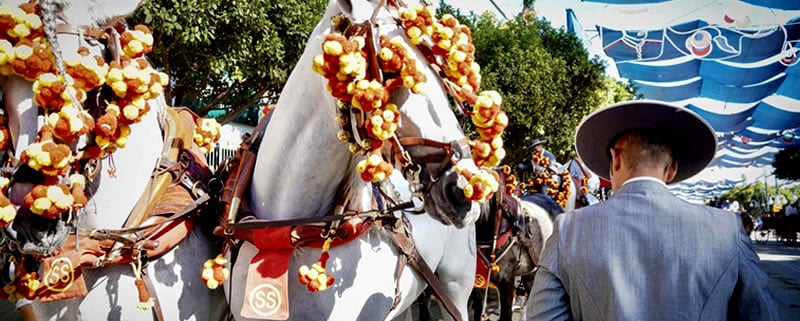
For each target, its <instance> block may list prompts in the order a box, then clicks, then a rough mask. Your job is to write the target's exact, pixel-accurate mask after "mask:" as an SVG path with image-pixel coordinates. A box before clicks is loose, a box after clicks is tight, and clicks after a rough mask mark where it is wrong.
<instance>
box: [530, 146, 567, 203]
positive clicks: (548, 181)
mask: <svg viewBox="0 0 800 321" xmlns="http://www.w3.org/2000/svg"><path fill="white" fill-rule="evenodd" d="M532 161H533V164H534V165H535V166H540V167H544V168H549V167H550V159H549V158H547V157H545V156H544V155H543V154H539V153H535V154H534V155H533V159H532ZM558 176H559V177H560V179H561V183H559V182H558V181H556V180H554V179H553V177H552V175H551V174H550V173H549V172H547V171H544V172H542V173H536V174H535V176H534V177H533V178H530V179H528V181H527V182H526V183H522V184H520V189H521V190H527V191H528V192H529V193H538V192H539V191H540V190H541V189H540V187H542V186H547V190H546V193H547V195H548V196H550V197H551V198H552V199H553V200H554V201H556V203H558V205H560V206H561V207H562V208H566V206H567V200H569V189H570V187H571V184H572V183H571V180H570V174H569V171H564V172H562V173H559V174H558Z"/></svg>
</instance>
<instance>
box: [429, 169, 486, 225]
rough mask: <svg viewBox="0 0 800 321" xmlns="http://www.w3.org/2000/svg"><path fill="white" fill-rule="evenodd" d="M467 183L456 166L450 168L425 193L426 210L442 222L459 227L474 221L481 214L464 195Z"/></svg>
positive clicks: (476, 206) (477, 207)
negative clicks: (457, 171) (456, 169)
mask: <svg viewBox="0 0 800 321" xmlns="http://www.w3.org/2000/svg"><path fill="white" fill-rule="evenodd" d="M462 180H463V182H462ZM465 185H466V179H464V178H463V177H462V176H461V175H459V174H458V173H456V171H455V169H454V168H450V169H448V170H447V171H446V172H444V173H442V175H441V176H440V177H439V180H437V181H436V182H435V183H434V184H433V185H432V186H431V189H430V190H429V191H428V193H427V194H426V195H425V196H426V200H425V210H426V211H427V212H428V214H429V215H431V216H433V217H434V218H435V219H437V220H439V221H441V222H442V223H444V224H448V225H449V224H452V225H455V226H456V227H458V228H461V227H464V226H467V225H469V224H472V223H474V222H475V220H476V219H477V218H478V216H479V215H480V209H479V206H478V205H477V204H475V203H474V202H471V201H468V200H467V198H466V196H464V189H463V186H465Z"/></svg>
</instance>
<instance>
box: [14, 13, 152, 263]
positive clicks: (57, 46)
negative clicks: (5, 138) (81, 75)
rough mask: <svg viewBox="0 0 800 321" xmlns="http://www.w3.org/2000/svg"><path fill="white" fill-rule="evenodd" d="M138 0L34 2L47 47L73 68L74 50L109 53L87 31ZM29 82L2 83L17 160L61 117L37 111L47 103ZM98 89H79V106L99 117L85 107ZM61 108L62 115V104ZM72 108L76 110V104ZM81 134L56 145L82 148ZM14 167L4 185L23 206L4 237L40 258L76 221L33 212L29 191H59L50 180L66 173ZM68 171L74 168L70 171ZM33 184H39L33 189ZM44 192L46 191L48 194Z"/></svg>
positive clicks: (71, 216) (74, 152)
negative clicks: (82, 98) (81, 99)
mask: <svg viewBox="0 0 800 321" xmlns="http://www.w3.org/2000/svg"><path fill="white" fill-rule="evenodd" d="M142 1H143V0H124V1H112V0H86V1H77V0H73V1H68V0H39V1H38V4H39V6H40V9H41V10H40V14H41V21H42V24H43V26H44V33H45V36H46V38H47V41H48V43H49V44H50V48H52V50H51V51H52V52H53V54H55V53H56V52H58V53H59V54H60V56H58V59H56V61H57V62H63V63H62V65H64V66H69V67H70V68H73V67H74V64H73V62H75V61H80V59H82V56H81V53H79V48H80V50H85V52H84V54H87V53H88V55H89V56H90V57H94V56H98V57H108V56H109V53H108V52H107V50H106V47H105V45H103V43H104V42H103V41H100V40H99V39H95V38H93V35H92V34H91V32H89V31H90V30H101V29H102V28H105V27H108V26H110V25H112V24H116V23H117V22H118V21H119V19H121V18H122V17H124V16H126V15H129V14H130V13H132V12H133V11H134V10H135V9H136V8H137V7H138V5H139V4H140V3H141V2H142ZM10 2H11V3H9V4H8V5H9V6H17V5H18V4H21V3H25V2H27V1H24V0H12V1H10ZM54 40H55V41H54ZM48 54H49V53H48ZM86 58H89V57H86ZM63 68H65V69H61V68H57V69H56V70H50V71H49V73H51V74H56V73H59V72H61V71H68V72H70V73H72V71H69V70H68V69H66V68H67V67H63ZM106 68H107V67H106ZM37 77H38V76H37ZM42 79H43V78H41V79H40V78H36V80H37V82H38V83H39V84H40V86H41V84H42V83H44V81H43V80H42ZM39 80H42V81H39ZM32 82H33V81H32V80H30V79H29V80H26V79H24V78H22V77H19V76H9V77H7V79H4V81H3V82H2V85H3V88H2V89H3V92H4V98H5V101H4V111H5V115H6V117H7V119H8V128H9V131H10V138H11V141H12V142H13V146H14V148H15V150H14V155H15V156H16V157H17V158H21V157H22V156H23V151H25V150H26V149H27V148H28V147H30V146H32V145H36V144H37V143H39V142H40V140H41V139H42V137H43V136H45V135H47V134H43V131H40V128H42V125H43V123H45V124H51V125H52V123H51V122H50V120H49V118H52V116H58V115H60V113H59V112H53V111H52V110H50V111H49V112H46V113H42V112H40V110H43V109H44V108H46V107H45V106H40V105H39V103H40V100H37V99H36V98H35V96H34V90H33V89H32V87H33V86H32ZM100 92H101V91H100V90H85V91H84V92H83V93H85V94H86V96H88V98H87V99H86V101H84V103H83V108H86V115H87V117H100V116H101V115H102V114H95V113H96V112H97V110H92V109H91V108H90V107H92V106H90V105H93V102H92V101H94V102H98V101H102V100H103V99H104V98H103V97H101V96H100ZM76 93H77V92H76V91H72V97H71V98H70V99H72V98H75V97H78V96H76ZM103 106H104V105H103ZM62 110H64V112H65V113H66V108H65V109H62ZM75 110H78V109H77V108H76V109H75ZM42 114H45V115H44V117H42ZM89 114H91V116H88V115H89ZM76 115H77V116H76V117H79V118H81V119H82V121H85V120H86V118H83V117H84V114H76ZM48 116H51V117H48ZM59 117H60V116H59ZM87 123H88V121H87ZM93 124H94V121H92V125H93ZM52 127H56V126H52ZM87 128H88V127H87ZM83 134H85V133H83ZM83 134H81V136H82V137H80V138H76V139H75V140H74V141H72V142H71V143H69V144H64V145H61V146H72V148H73V150H72V151H71V153H72V154H71V155H70V156H71V157H73V156H76V155H79V154H80V153H81V152H82V151H85V150H86V149H85V147H86V146H87V145H88V144H91V143H92V141H93V140H94V139H92V138H94V137H91V138H89V139H87V136H83ZM37 137H38V138H37ZM63 137H64V136H58V137H57V138H56V141H55V142H56V143H59V144H61V143H67V142H68V141H67V139H66V138H63ZM30 155H32V154H31V153H29V154H28V155H27V157H30ZM84 155H85V154H84ZM81 164H83V163H81ZM93 164H97V163H93ZM17 168H18V169H17V172H16V173H15V174H14V176H13V179H12V184H11V186H10V187H9V191H8V196H9V199H10V200H11V202H12V203H14V204H16V205H21V204H28V205H25V206H21V207H20V208H19V210H18V211H17V216H16V217H15V218H14V221H13V223H12V224H11V225H9V226H8V227H7V228H6V229H5V233H6V236H8V237H9V239H10V240H11V241H12V242H13V243H14V244H15V247H16V248H17V249H19V250H20V251H21V252H23V253H27V254H34V255H42V256H47V255H50V254H51V253H53V252H54V251H55V250H57V249H58V248H59V247H61V246H62V245H63V243H64V240H65V239H66V237H67V236H68V234H69V231H70V229H71V226H72V225H74V222H75V221H76V220H77V212H71V211H66V212H65V213H63V214H60V215H50V216H49V217H44V216H42V215H40V214H34V213H32V212H31V210H30V209H29V208H30V207H31V206H30V203H33V202H35V201H39V199H37V198H35V197H32V196H31V195H38V194H36V190H37V188H38V189H44V190H50V188H47V186H50V187H52V188H53V189H60V187H56V185H52V184H53V182H54V181H58V183H63V184H64V185H60V186H68V185H69V184H68V183H67V181H68V179H67V176H68V175H67V173H66V172H65V173H59V174H58V175H55V176H50V177H44V176H43V175H42V174H41V173H40V172H39V171H38V170H34V169H32V168H31V167H30V166H28V165H27V164H25V165H19V166H17ZM69 173H70V174H71V173H77V172H76V171H74V170H69ZM51 175H52V174H51ZM97 179H98V181H95V183H99V177H97ZM83 184H85V183H83ZM34 186H38V187H37V188H34ZM84 186H85V185H84ZM64 188H67V187H64ZM65 191H66V192H65V193H63V194H64V195H63V196H64V197H68V196H69V194H70V190H69V189H68V188H67V189H66V190H65ZM44 193H45V194H47V193H49V192H44ZM40 194H41V193H40ZM48 195H49V194H48ZM46 198H49V196H47V197H45V199H46ZM42 202H44V201H42ZM33 207H35V206H33Z"/></svg>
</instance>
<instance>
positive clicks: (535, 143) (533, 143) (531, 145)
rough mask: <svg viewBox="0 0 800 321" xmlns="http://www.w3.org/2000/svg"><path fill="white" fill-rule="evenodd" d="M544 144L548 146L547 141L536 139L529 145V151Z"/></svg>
mask: <svg viewBox="0 0 800 321" xmlns="http://www.w3.org/2000/svg"><path fill="white" fill-rule="evenodd" d="M542 144H547V139H540V138H536V139H534V140H533V141H532V142H531V143H530V144H528V149H531V148H534V147H536V146H537V145H542Z"/></svg>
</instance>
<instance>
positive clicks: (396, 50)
mask: <svg viewBox="0 0 800 321" xmlns="http://www.w3.org/2000/svg"><path fill="white" fill-rule="evenodd" d="M399 12H400V20H401V24H402V26H403V29H404V30H405V32H406V36H407V37H408V38H409V39H410V41H411V43H412V44H414V45H417V46H426V47H427V48H428V49H430V52H432V53H433V54H434V55H435V56H438V57H439V59H436V62H435V63H438V64H439V67H440V68H441V70H442V71H443V72H444V74H445V75H446V78H447V79H446V81H447V82H448V83H447V84H448V86H449V87H450V88H451V91H452V92H454V93H455V94H456V96H455V98H456V99H458V100H459V101H460V102H467V103H469V104H471V105H472V106H473V111H472V114H473V117H472V120H473V122H474V123H475V125H476V128H477V129H478V132H479V133H480V139H478V140H475V141H473V142H472V143H471V144H470V145H471V146H472V148H473V152H474V153H475V154H477V155H478V156H477V157H473V158H474V160H475V163H476V164H477V165H478V166H479V167H480V166H496V165H498V164H499V163H500V161H501V160H502V159H503V158H504V157H505V150H504V149H503V147H502V139H501V138H500V136H501V135H502V132H503V130H504V129H505V127H506V126H507V125H508V117H507V116H506V115H505V113H503V112H502V110H501V108H500V105H501V103H502V99H501V98H500V95H499V94H498V93H497V92H494V91H489V92H483V93H480V94H475V92H477V90H478V88H479V87H480V66H478V64H477V63H476V62H475V47H474V45H472V35H471V32H470V30H469V28H468V27H466V26H463V25H460V24H459V22H458V20H456V18H455V17H453V16H452V15H445V16H443V17H442V18H441V19H439V20H438V21H437V20H435V18H434V16H435V10H434V9H433V7H430V6H427V7H426V6H422V5H415V6H413V7H411V8H401V9H400V11H399ZM340 22H341V21H340V20H335V21H333V25H334V26H336V25H338V24H339V23H340ZM364 42H365V40H364V38H363V37H362V36H358V35H356V36H352V37H350V38H347V37H345V36H344V35H342V34H341V33H338V32H333V33H330V34H328V35H327V36H326V38H325V40H324V42H323V44H322V48H321V49H322V53H321V54H319V55H317V56H316V57H314V60H313V70H314V72H316V73H318V74H320V75H322V76H323V77H325V79H326V80H327V82H328V85H327V87H328V90H329V91H330V92H331V94H332V95H333V96H334V97H335V98H337V99H339V100H340V101H342V102H344V103H348V104H350V105H351V106H352V107H354V108H357V109H360V110H361V111H362V112H364V114H365V120H364V126H365V129H366V131H367V135H368V136H369V138H367V139H362V140H361V141H355V140H354V139H353V137H352V136H353V135H352V134H351V133H349V132H348V131H346V130H340V131H339V133H338V134H337V136H338V139H339V140H341V141H343V142H348V143H349V144H350V151H351V152H353V153H361V154H365V155H370V156H369V157H368V158H367V159H366V160H362V161H361V162H359V163H358V165H357V170H358V172H359V173H360V174H361V178H362V179H363V180H365V181H368V182H378V181H381V180H383V179H385V178H386V177H388V174H390V173H391V171H390V170H388V169H389V166H387V165H388V163H387V164H386V165H384V163H386V162H385V161H384V160H383V159H382V158H381V156H379V153H378V151H377V149H379V148H381V147H382V146H383V141H385V140H386V139H388V138H390V137H391V136H392V135H393V134H394V131H395V130H396V128H397V127H398V124H397V120H398V118H399V117H398V116H399V113H398V112H396V108H397V107H396V106H394V105H391V107H390V106H389V105H387V103H388V101H389V93H390V92H391V91H392V90H394V89H395V88H398V87H399V86H404V87H406V88H408V89H409V90H410V91H411V92H412V93H417V94H419V93H422V91H423V85H424V84H425V82H426V81H427V79H426V76H425V74H424V73H423V72H422V71H421V68H422V65H421V64H420V63H419V62H418V61H417V60H416V59H415V57H414V55H412V54H411V52H410V50H409V48H408V47H407V44H406V43H405V40H404V39H403V38H402V37H394V38H391V39H389V38H388V37H387V36H385V35H381V36H380V37H379V45H380V48H378V50H379V52H378V57H377V58H378V59H377V60H378V64H379V66H378V67H380V70H381V72H382V74H383V76H384V79H383V82H380V81H378V80H377V79H378V77H377V75H371V74H369V73H368V72H367V70H368V69H369V68H368V63H369V62H368V60H367V53H366V52H364ZM442 62H443V63H442ZM384 106H386V107H384ZM340 109H342V108H341V107H340ZM337 123H339V125H340V126H344V125H346V124H348V123H349V120H347V119H346V117H343V116H342V115H340V116H338V118H337ZM378 159H380V161H379V160H378ZM381 167H383V168H384V169H382V168H381ZM459 172H460V173H462V175H464V176H465V177H467V178H468V180H469V179H471V178H472V177H476V178H475V179H474V180H473V182H472V183H471V185H470V186H469V190H466V189H465V191H464V193H465V196H467V198H468V199H470V200H475V201H484V200H485V199H486V198H488V197H491V195H492V194H493V193H494V192H495V191H496V190H497V185H498V184H497V182H496V181H495V182H491V180H492V179H494V177H493V176H491V175H490V174H489V172H488V171H487V169H485V168H481V169H480V170H479V172H477V173H471V172H468V171H467V170H466V169H461V170H460V171H459Z"/></svg>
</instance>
